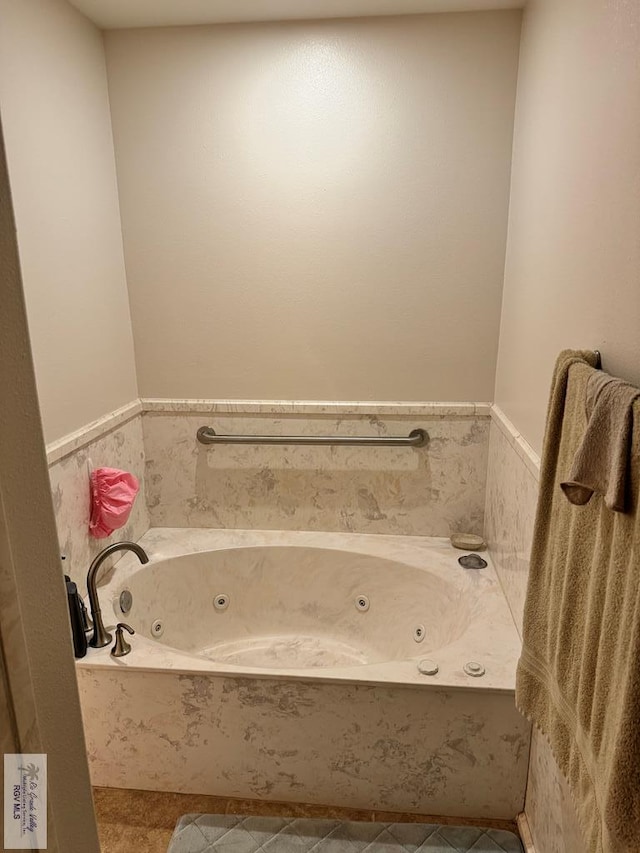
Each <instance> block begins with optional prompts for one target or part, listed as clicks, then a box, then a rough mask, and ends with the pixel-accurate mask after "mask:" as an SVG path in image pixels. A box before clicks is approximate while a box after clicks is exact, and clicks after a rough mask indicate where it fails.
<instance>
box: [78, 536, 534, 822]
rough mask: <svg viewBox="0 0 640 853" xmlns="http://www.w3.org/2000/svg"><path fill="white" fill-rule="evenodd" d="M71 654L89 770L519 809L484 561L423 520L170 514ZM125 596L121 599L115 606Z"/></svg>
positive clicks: (465, 810)
mask: <svg viewBox="0 0 640 853" xmlns="http://www.w3.org/2000/svg"><path fill="white" fill-rule="evenodd" d="M140 544H141V545H142V546H143V547H144V548H145V549H146V550H147V553H148V554H149V557H150V562H149V563H148V564H147V565H144V566H142V565H141V564H140V563H139V562H138V560H137V559H136V557H135V556H134V555H132V554H127V555H126V556H125V557H123V558H122V559H121V560H120V561H119V562H118V563H117V565H116V567H115V570H113V571H112V573H111V576H110V577H109V578H107V582H106V583H104V584H103V585H102V586H101V587H100V590H99V594H100V600H101V604H102V610H103V614H104V616H105V622H106V624H107V625H108V626H109V625H110V624H111V625H115V623H116V622H118V621H124V622H127V623H128V624H130V625H131V627H132V628H134V630H135V632H136V634H135V636H134V637H133V638H129V637H128V639H130V640H131V644H132V651H131V653H130V654H129V655H127V656H126V657H123V658H118V659H116V658H113V657H112V656H111V655H110V654H109V648H106V649H98V650H95V649H90V650H89V653H88V655H87V657H86V658H84V659H82V660H81V661H79V662H78V681H79V687H80V694H81V702H82V707H83V713H84V720H85V732H86V738H87V746H88V753H89V760H90V767H91V773H92V780H93V783H94V784H95V785H105V786H113V787H129V788H141V789H150V790H164V791H178V792H185V793H200V794H212V795H218V796H225V797H238V798H251V799H255V798H260V799H271V800H286V801H290V802H307V803H309V802H310V803H319V804H328V805H343V806H344V805H346V806H351V807H354V808H369V809H379V810H385V811H405V812H410V811H415V812H420V813H423V814H432V815H444V816H452V817H478V818H481V817H485V818H504V819H510V818H514V817H515V815H516V814H517V813H518V812H519V811H521V809H522V806H523V799H524V788H525V780H526V771H527V756H528V747H529V726H528V724H527V723H526V722H525V721H524V720H523V719H522V718H521V717H520V716H519V715H518V714H517V712H516V710H515V707H514V702H513V693H514V678H515V666H516V661H517V657H518V654H519V638H518V634H517V632H516V629H515V625H514V623H513V619H512V617H511V614H510V612H509V609H508V606H507V603H506V601H505V598H504V596H503V594H502V591H501V589H500V585H499V583H498V580H497V578H496V575H495V572H494V570H493V568H492V566H491V563H490V561H489V565H488V566H487V568H485V569H481V570H468V569H463V568H462V567H461V566H460V565H459V564H458V557H459V556H460V554H461V552H459V551H456V550H455V549H453V548H452V547H451V546H450V545H449V543H448V541H447V540H444V539H433V538H426V537H408V536H386V535H382V536H381V535H361V534H342V533H305V532H278V531H241V530H206V529H161V528H156V529H152V530H150V531H148V532H147V533H146V534H145V535H144V536H143V537H142V539H141V540H140ZM123 606H124V610H123Z"/></svg>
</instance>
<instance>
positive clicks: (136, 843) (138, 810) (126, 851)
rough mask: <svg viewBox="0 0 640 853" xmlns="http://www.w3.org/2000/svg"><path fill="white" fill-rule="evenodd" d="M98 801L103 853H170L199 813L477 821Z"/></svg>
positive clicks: (112, 796)
mask: <svg viewBox="0 0 640 853" xmlns="http://www.w3.org/2000/svg"><path fill="white" fill-rule="evenodd" d="M94 799H95V806H96V815H97V818H98V829H99V832H100V844H101V850H102V853H167V848H168V846H169V842H170V841H171V837H172V835H173V830H174V829H175V826H176V823H177V821H178V819H179V818H180V817H181V816H182V815H185V814H194V813H203V814H227V815H261V816H269V817H282V816H287V817H315V818H326V819H335V820H357V821H381V822H398V823H400V822H406V823H421V822H429V823H437V824H441V825H445V826H446V825H450V826H453V825H460V824H468V825H471V823H472V822H471V821H463V820H460V819H459V818H458V819H456V818H443V817H437V816H429V815H417V814H396V813H394V812H373V811H365V810H358V809H345V808H339V807H337V806H312V805H303V804H300V803H272V802H266V801H261V800H231V799H226V798H218V797H208V796H198V795H197V794H168V793H163V792H155V791H133V790H125V789H122V788H94ZM483 826H484V827H486V828H491V829H500V830H507V831H510V832H516V831H517V830H516V826H515V823H511V822H509V821H483ZM454 850H455V848H454Z"/></svg>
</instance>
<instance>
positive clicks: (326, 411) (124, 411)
mask: <svg viewBox="0 0 640 853" xmlns="http://www.w3.org/2000/svg"><path fill="white" fill-rule="evenodd" d="M214 412H218V413H226V414H243V413H247V414H249V413H263V414H272V415H278V414H301V415H302V414H310V415H350V414H351V415H367V414H369V415H388V416H392V415H397V416H401V417H420V416H422V417H432V418H489V417H491V403H485V402H478V403H476V402H466V401H465V402H439V401H438V402H422V403H421V402H405V401H366V400H353V401H344V402H342V401H330V400H327V401H323V400H205V399H202V400H200V399H187V398H185V399H179V398H166V399H163V398H155V397H143V398H137V399H135V400H132V401H131V402H130V403H127V404H125V405H124V406H121V407H120V408H119V409H115V410H114V411H112V412H109V413H108V414H106V415H103V417H101V418H98V419H97V420H95V421H91V422H90V423H88V424H85V425H84V426H82V427H80V428H79V429H77V430H75V431H74V432H71V433H68V434H67V435H64V436H62V437H61V438H58V439H56V440H55V441H52V442H50V443H49V444H47V446H46V454H47V463H48V464H49V465H53V464H54V463H55V462H59V461H60V460H61V459H64V458H65V457H66V456H70V455H71V454H72V453H74V452H75V451H77V450H80V449H81V448H82V447H86V445H87V444H90V443H91V442H92V441H95V439H96V438H100V437H101V436H103V435H105V434H106V433H108V432H111V431H112V430H114V429H116V428H117V427H119V426H122V425H123V424H125V423H127V422H128V421H130V420H132V419H133V418H135V417H136V416H137V415H140V414H146V413H151V414H189V413H194V414H197V413H199V414H210V413H214Z"/></svg>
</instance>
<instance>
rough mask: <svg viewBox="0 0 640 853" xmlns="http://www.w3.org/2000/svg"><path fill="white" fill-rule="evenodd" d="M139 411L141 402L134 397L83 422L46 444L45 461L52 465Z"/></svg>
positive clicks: (123, 422) (126, 420) (133, 416)
mask: <svg viewBox="0 0 640 853" xmlns="http://www.w3.org/2000/svg"><path fill="white" fill-rule="evenodd" d="M141 412H142V405H141V402H140V400H139V399H135V400H132V401H131V402H130V403H126V404H125V405H124V406H121V407H120V408H119V409H114V410H113V411H112V412H109V413H108V414H106V415H103V416H102V417H101V418H98V419H97V420H95V421H91V422H90V423H88V424H85V425H84V426H82V427H80V428H79V429H77V430H75V432H70V433H68V434H67V435H63V436H62V438H58V439H56V441H52V442H50V443H49V444H47V446H46V454H47V463H48V464H49V465H53V463H54V462H59V461H60V460H61V459H64V458H65V456H69V455H70V454H71V453H74V452H75V451H76V450H79V449H80V448H81V447H85V446H86V445H87V444H90V443H91V442H92V441H94V440H95V439H96V438H99V437H100V436H102V435H104V434H105V433H108V432H111V430H114V429H116V427H119V426H122V424H125V423H127V422H128V421H130V420H132V419H133V418H135V417H136V416H137V415H139V414H140V413H141Z"/></svg>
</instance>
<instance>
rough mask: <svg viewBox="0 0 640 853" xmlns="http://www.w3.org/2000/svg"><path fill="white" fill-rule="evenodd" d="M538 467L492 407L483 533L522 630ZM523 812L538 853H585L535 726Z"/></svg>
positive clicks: (565, 789) (566, 793) (559, 777)
mask: <svg viewBox="0 0 640 853" xmlns="http://www.w3.org/2000/svg"><path fill="white" fill-rule="evenodd" d="M539 470H540V460H539V457H538V456H537V455H536V454H535V453H534V452H533V451H532V449H531V447H530V446H529V445H528V444H527V443H526V441H525V440H524V438H523V437H522V436H521V435H520V434H519V433H518V432H517V430H516V429H515V428H514V426H513V424H512V423H511V422H510V421H509V420H508V419H507V418H506V416H505V415H504V413H503V412H502V411H501V410H500V409H499V408H498V407H497V406H493V407H492V412H491V430H490V438H489V464H488V470H487V502H486V510H485V536H486V538H487V542H488V544H489V549H490V551H491V555H492V557H493V562H494V565H495V568H496V572H497V574H498V577H499V579H500V582H501V583H502V586H503V589H504V592H505V596H506V598H507V600H508V602H509V606H510V607H511V612H512V613H513V617H514V620H515V622H516V626H517V628H518V630H519V631H520V632H521V633H522V613H523V608H524V601H525V596H526V591H527V580H528V574H529V555H530V552H531V542H532V538H533V525H534V522H535V512H536V501H537V491H538V478H539ZM525 814H526V817H527V821H528V824H529V827H530V829H531V834H532V836H533V841H534V843H535V850H536V853H583V851H584V842H583V841H582V838H581V834H580V829H579V826H578V821H577V817H576V813H575V809H574V807H573V803H572V799H571V794H570V792H569V788H568V785H567V783H566V781H565V780H564V778H563V776H562V775H561V773H560V771H559V770H558V767H557V765H556V762H555V759H554V757H553V755H552V753H551V750H550V748H549V745H548V743H547V741H546V740H545V738H544V737H543V736H542V735H541V734H540V733H539V732H538V731H537V730H536V729H535V728H534V730H533V733H532V741H531V757H530V763H529V773H528V779H527V795H526V800H525Z"/></svg>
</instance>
